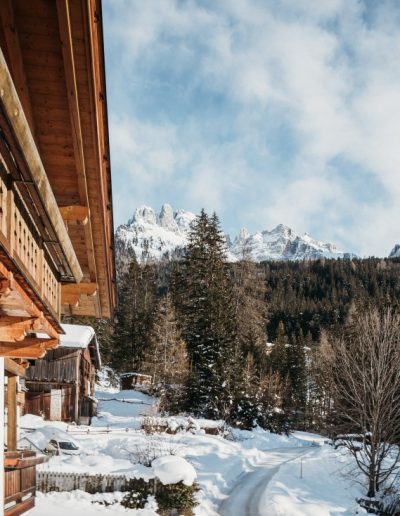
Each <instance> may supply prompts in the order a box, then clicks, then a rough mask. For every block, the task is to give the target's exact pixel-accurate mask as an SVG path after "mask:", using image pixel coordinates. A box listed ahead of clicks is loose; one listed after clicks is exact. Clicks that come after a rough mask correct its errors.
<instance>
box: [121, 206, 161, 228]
mask: <svg viewBox="0 0 400 516" xmlns="http://www.w3.org/2000/svg"><path fill="white" fill-rule="evenodd" d="M128 224H129V225H133V224H157V217H156V213H155V211H154V210H153V208H150V207H149V206H141V207H140V208H136V210H135V213H134V214H133V217H132V219H131V220H130V221H129V223H128Z"/></svg>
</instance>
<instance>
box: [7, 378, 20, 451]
mask: <svg viewBox="0 0 400 516" xmlns="http://www.w3.org/2000/svg"><path fill="white" fill-rule="evenodd" d="M17 380H18V376H9V377H8V383H7V450H8V451H15V450H16V449H17Z"/></svg>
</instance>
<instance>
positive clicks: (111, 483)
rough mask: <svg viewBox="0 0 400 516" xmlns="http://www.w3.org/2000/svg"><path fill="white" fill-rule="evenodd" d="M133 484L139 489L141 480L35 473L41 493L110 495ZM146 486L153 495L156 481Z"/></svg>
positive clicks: (132, 486) (112, 476)
mask: <svg viewBox="0 0 400 516" xmlns="http://www.w3.org/2000/svg"><path fill="white" fill-rule="evenodd" d="M135 482H137V484H138V488H139V489H140V488H141V487H142V486H143V479H130V478H127V477H126V476H125V475H113V474H108V475H101V474H99V475H90V474H88V473H61V472H56V471H37V473H36V489H37V490H38V491H41V492H43V493H49V492H51V491H74V490H75V489H80V490H81V491H85V492H86V493H90V494H95V493H112V492H114V491H122V492H124V491H127V490H129V489H132V488H133V489H134V488H135ZM146 484H148V491H149V493H154V492H155V489H156V480H155V479H153V478H151V479H149V480H148V481H147V482H146Z"/></svg>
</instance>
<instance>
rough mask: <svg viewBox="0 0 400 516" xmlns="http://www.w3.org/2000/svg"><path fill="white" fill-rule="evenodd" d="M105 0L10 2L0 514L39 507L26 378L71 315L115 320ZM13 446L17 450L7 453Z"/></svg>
mask: <svg viewBox="0 0 400 516" xmlns="http://www.w3.org/2000/svg"><path fill="white" fill-rule="evenodd" d="M106 99H107V95H106V86H105V66H104V55H103V32H102V10H101V0H30V1H26V0H1V1H0V385H1V388H0V427H1V428H3V427H4V428H5V430H6V431H5V432H2V435H4V438H3V444H2V445H1V446H0V512H1V511H2V510H3V508H4V513H5V514H6V515H12V516H16V515H18V514H21V513H23V512H25V511H26V510H28V509H29V508H31V507H32V506H33V505H34V493H35V484H34V482H35V480H34V479H35V464H36V462H37V461H39V460H41V459H39V458H37V457H35V456H34V455H30V456H29V457H27V456H26V455H23V454H21V453H20V452H18V450H16V441H17V440H16V434H17V426H18V398H19V396H20V394H21V393H20V392H19V389H18V384H19V380H18V379H19V378H20V377H24V376H25V375H26V371H27V368H28V366H29V361H30V360H32V359H42V358H43V357H44V356H45V353H46V351H48V350H55V349H56V348H57V347H58V346H59V342H60V336H61V335H63V334H64V329H63V327H62V326H61V324H60V320H61V315H62V313H65V314H68V315H71V314H72V315H73V314H77V315H90V316H96V317H112V316H113V312H114V306H115V296H116V294H115V266H114V244H113V218H112V195H111V173H110V156H109V143H108V123H107V104H106ZM4 450H6V451H4Z"/></svg>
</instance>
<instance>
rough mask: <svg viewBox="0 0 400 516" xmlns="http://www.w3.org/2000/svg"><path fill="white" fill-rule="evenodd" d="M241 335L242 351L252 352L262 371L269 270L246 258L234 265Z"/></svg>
mask: <svg viewBox="0 0 400 516" xmlns="http://www.w3.org/2000/svg"><path fill="white" fill-rule="evenodd" d="M233 277H234V283H235V287H234V295H235V318H236V327H237V339H238V343H239V346H240V348H241V350H242V353H243V355H244V357H245V356H247V355H248V354H251V355H252V356H253V358H254V361H255V364H256V368H257V370H258V372H259V373H261V372H262V371H263V370H264V369H265V366H266V358H267V347H266V340H267V335H266V319H267V306H266V302H265V290H266V287H265V274H264V272H263V270H262V269H260V267H259V266H258V264H256V263H254V262H252V261H251V260H249V259H243V260H241V261H240V262H238V263H237V264H235V265H234V267H233Z"/></svg>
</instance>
